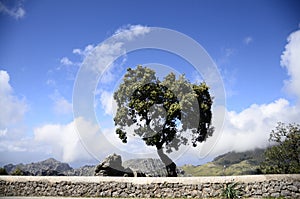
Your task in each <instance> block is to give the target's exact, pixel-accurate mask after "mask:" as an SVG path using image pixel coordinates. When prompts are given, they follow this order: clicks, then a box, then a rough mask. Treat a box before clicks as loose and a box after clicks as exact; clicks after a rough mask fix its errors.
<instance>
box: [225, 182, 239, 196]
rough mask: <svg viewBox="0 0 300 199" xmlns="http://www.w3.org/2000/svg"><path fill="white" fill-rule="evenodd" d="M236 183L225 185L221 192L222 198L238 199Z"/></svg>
mask: <svg viewBox="0 0 300 199" xmlns="http://www.w3.org/2000/svg"><path fill="white" fill-rule="evenodd" d="M236 186H237V183H236V182H235V183H227V184H225V187H224V189H223V192H222V196H223V197H225V198H238V197H239V190H238V189H237V188H236Z"/></svg>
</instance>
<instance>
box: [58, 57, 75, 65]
mask: <svg viewBox="0 0 300 199" xmlns="http://www.w3.org/2000/svg"><path fill="white" fill-rule="evenodd" d="M60 63H61V64H62V65H65V66H70V65H73V64H74V63H73V62H72V61H71V60H69V58H67V57H63V58H61V59H60Z"/></svg>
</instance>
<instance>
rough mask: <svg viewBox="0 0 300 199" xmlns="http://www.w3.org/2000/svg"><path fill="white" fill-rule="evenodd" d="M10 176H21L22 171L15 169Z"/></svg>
mask: <svg viewBox="0 0 300 199" xmlns="http://www.w3.org/2000/svg"><path fill="white" fill-rule="evenodd" d="M11 175H13V176H23V175H24V171H22V170H21V169H20V168H18V167H17V168H16V169H15V170H14V171H13V172H12V173H11Z"/></svg>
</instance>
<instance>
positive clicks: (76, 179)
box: [0, 174, 300, 198]
mask: <svg viewBox="0 0 300 199" xmlns="http://www.w3.org/2000/svg"><path fill="white" fill-rule="evenodd" d="M233 182H236V183H237V186H236V189H238V190H239V193H240V195H241V196H242V197H279V196H284V197H286V198H300V191H299V190H300V174H294V175H251V176H222V177H177V178H165V177H139V178H134V177H98V176H91V177H83V176H59V177H56V176H0V196H72V197H79V196H82V197H83V196H84V197H140V198H152V197H154V198H160V197H166V198H179V197H181V198H182V197H186V198H191V197H193V198H207V197H218V196H220V194H221V193H222V190H223V189H224V187H225V185H226V184H230V183H233Z"/></svg>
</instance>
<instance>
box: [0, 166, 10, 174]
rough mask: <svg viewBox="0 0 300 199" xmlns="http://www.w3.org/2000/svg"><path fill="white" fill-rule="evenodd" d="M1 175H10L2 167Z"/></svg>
mask: <svg viewBox="0 0 300 199" xmlns="http://www.w3.org/2000/svg"><path fill="white" fill-rule="evenodd" d="M0 175H8V173H7V171H6V170H5V169H4V168H2V167H0Z"/></svg>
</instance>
